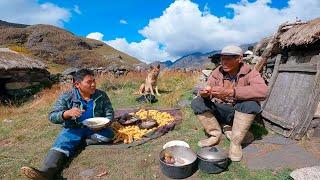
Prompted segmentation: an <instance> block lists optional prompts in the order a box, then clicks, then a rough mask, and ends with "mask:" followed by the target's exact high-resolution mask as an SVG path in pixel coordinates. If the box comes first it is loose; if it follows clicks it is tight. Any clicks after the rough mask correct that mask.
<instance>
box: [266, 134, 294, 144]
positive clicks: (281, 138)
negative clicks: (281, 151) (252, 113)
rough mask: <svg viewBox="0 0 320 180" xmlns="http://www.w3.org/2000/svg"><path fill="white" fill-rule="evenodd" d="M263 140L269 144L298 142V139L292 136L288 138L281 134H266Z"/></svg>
mask: <svg viewBox="0 0 320 180" xmlns="http://www.w3.org/2000/svg"><path fill="white" fill-rule="evenodd" d="M261 141H262V142H264V143H268V144H279V145H289V144H294V143H296V141H294V140H292V139H290V138H286V137H284V136H279V135H274V136H266V137H264V138H263V139H262V140H261Z"/></svg>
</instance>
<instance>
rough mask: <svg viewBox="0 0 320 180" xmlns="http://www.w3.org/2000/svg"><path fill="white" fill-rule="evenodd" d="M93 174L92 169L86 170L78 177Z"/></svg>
mask: <svg viewBox="0 0 320 180" xmlns="http://www.w3.org/2000/svg"><path fill="white" fill-rule="evenodd" d="M93 174H94V169H86V170H84V171H82V172H80V174H79V175H80V176H82V177H89V176H93Z"/></svg>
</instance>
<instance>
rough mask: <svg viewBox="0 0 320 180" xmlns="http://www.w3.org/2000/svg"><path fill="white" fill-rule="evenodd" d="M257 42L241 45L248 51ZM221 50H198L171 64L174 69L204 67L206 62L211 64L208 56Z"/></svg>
mask: <svg viewBox="0 0 320 180" xmlns="http://www.w3.org/2000/svg"><path fill="white" fill-rule="evenodd" d="M255 44H256V43H251V44H244V45H241V46H240V47H241V48H242V49H243V51H246V50H247V49H248V47H249V46H254V45H255ZM220 51H221V50H214V51H211V52H208V53H200V52H196V53H193V54H189V55H186V56H183V57H181V58H179V59H177V60H175V61H174V62H173V64H172V65H171V66H169V67H170V68H172V69H179V68H192V69H193V68H201V69H203V68H204V66H206V64H210V62H211V60H210V59H209V58H208V57H209V56H211V55H213V54H216V53H218V52H220Z"/></svg>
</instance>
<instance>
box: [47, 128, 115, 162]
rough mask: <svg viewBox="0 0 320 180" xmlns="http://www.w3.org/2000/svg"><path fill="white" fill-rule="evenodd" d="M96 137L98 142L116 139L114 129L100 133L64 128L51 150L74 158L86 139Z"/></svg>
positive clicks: (86, 129)
mask: <svg viewBox="0 0 320 180" xmlns="http://www.w3.org/2000/svg"><path fill="white" fill-rule="evenodd" d="M91 137H95V138H98V141H105V142H108V141H111V140H112V139H113V137H114V132H113V131H112V128H104V129H102V130H100V131H98V132H94V131H93V130H91V129H89V128H87V127H85V128H63V129H62V131H61V132H60V134H59V135H58V137H57V139H56V141H55V143H54V144H53V147H52V148H51V149H53V150H56V151H59V152H62V153H64V154H66V155H67V156H68V157H70V156H73V155H74V154H75V152H76V150H77V148H79V146H80V145H81V143H82V142H83V140H84V139H85V138H91Z"/></svg>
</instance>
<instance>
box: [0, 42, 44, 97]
mask: <svg viewBox="0 0 320 180" xmlns="http://www.w3.org/2000/svg"><path fill="white" fill-rule="evenodd" d="M48 85H50V73H49V72H48V71H47V70H46V66H45V65H44V63H42V62H41V61H39V60H36V59H34V58H32V57H29V56H26V55H23V54H19V53H17V52H15V51H12V50H10V49H8V48H0V100H1V99H4V98H17V97H28V96H30V95H32V94H34V93H35V92H37V91H39V90H40V89H41V88H43V87H45V86H48Z"/></svg>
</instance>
